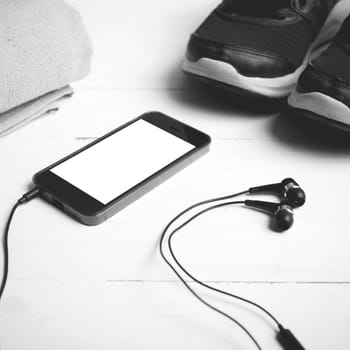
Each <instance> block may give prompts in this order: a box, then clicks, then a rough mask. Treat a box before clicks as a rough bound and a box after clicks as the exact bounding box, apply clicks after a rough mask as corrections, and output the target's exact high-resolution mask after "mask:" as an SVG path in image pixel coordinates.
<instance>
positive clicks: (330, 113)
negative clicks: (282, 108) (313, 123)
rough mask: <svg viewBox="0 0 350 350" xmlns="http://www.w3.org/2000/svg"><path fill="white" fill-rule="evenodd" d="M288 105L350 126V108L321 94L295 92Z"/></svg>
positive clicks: (291, 95)
mask: <svg viewBox="0 0 350 350" xmlns="http://www.w3.org/2000/svg"><path fill="white" fill-rule="evenodd" d="M288 104H289V106H290V107H293V108H297V109H299V110H303V111H307V112H311V113H313V114H316V115H318V116H321V117H323V118H326V119H328V120H330V121H336V122H339V123H342V124H345V125H348V126H350V108H349V107H348V106H346V105H345V104H344V103H341V102H339V101H338V100H336V99H334V98H332V97H329V96H327V95H324V94H322V93H320V92H310V93H299V92H297V91H296V90H293V92H292V93H291V94H290V96H289V98H288Z"/></svg>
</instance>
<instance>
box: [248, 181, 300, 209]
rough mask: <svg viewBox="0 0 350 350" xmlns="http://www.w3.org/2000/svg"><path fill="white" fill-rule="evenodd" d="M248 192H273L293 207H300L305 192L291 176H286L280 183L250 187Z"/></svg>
mask: <svg viewBox="0 0 350 350" xmlns="http://www.w3.org/2000/svg"><path fill="white" fill-rule="evenodd" d="M248 191H249V193H250V194H252V193H273V194H276V195H278V196H279V197H282V199H284V200H285V201H287V202H288V203H289V204H290V205H291V206H292V207H293V208H298V207H301V206H302V205H303V204H304V203H305V200H306V195H305V192H304V191H303V190H302V188H301V187H300V186H299V185H298V183H297V182H296V181H295V180H293V179H292V178H287V179H284V180H283V181H281V182H280V183H275V184H270V185H263V186H257V187H251V188H250V189H249V190H248Z"/></svg>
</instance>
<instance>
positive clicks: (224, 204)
mask: <svg viewBox="0 0 350 350" xmlns="http://www.w3.org/2000/svg"><path fill="white" fill-rule="evenodd" d="M233 204H244V202H227V203H220V204H216V205H213V206H211V207H208V208H206V209H203V210H201V211H200V212H198V213H197V214H195V215H193V216H192V217H191V218H189V219H188V220H187V221H185V222H184V223H183V224H181V225H180V226H178V227H177V228H176V229H174V230H173V231H172V232H171V233H170V235H169V238H168V240H167V242H168V248H169V251H170V254H171V256H172V257H173V259H174V261H175V262H176V264H177V265H178V266H179V268H180V269H181V270H182V271H183V272H184V273H185V274H186V275H187V276H188V277H190V278H191V279H192V280H193V281H195V282H196V283H198V284H199V285H201V286H202V287H205V288H208V289H211V290H213V291H215V292H218V293H221V294H224V295H227V296H230V297H232V298H235V299H238V300H240V301H243V302H245V303H248V304H250V305H253V306H255V307H257V308H258V309H260V310H261V311H263V312H264V313H265V314H266V315H268V316H269V317H270V318H271V319H272V320H273V321H274V322H275V323H276V324H277V326H278V327H280V326H281V324H280V323H279V322H278V320H277V319H276V317H274V316H273V315H272V314H271V313H270V312H269V311H267V310H266V309H265V308H264V307H262V306H261V305H259V304H257V303H255V302H253V301H251V300H249V299H246V298H242V297H240V296H238V295H235V294H232V293H229V292H226V291H224V290H221V289H218V288H215V287H212V286H210V285H208V284H206V283H204V282H202V281H200V280H199V279H198V278H196V277H194V276H193V275H192V274H191V273H190V272H188V270H186V269H185V268H184V266H183V265H182V264H181V263H180V262H179V260H178V259H177V258H176V256H175V253H174V251H173V248H172V244H171V241H172V238H173V237H174V235H175V233H176V232H178V231H179V230H181V229H182V228H183V227H185V226H187V225H188V224H189V223H190V222H191V221H193V220H194V219H196V218H197V217H199V216H201V215H203V214H204V213H206V212H208V211H211V210H214V209H218V208H221V207H224V206H229V205H233Z"/></svg>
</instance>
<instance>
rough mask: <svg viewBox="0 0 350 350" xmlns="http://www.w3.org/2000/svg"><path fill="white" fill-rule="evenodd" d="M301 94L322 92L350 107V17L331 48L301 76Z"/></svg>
mask: <svg viewBox="0 0 350 350" xmlns="http://www.w3.org/2000/svg"><path fill="white" fill-rule="evenodd" d="M298 90H299V91H300V92H321V93H323V94H326V95H328V96H330V97H332V98H335V99H337V100H339V101H341V102H343V103H344V104H346V105H347V106H349V107H350V16H349V17H348V18H347V19H346V20H345V22H344V24H343V26H342V28H341V30H340V31H339V33H338V34H337V36H336V38H335V40H334V41H333V43H332V44H331V45H330V46H329V48H328V49H327V50H326V51H325V52H324V53H323V54H322V55H321V56H320V57H318V58H317V59H315V60H313V61H312V62H311V63H310V64H309V65H308V67H307V68H306V69H305V71H304V72H303V74H302V75H301V76H300V79H299V82H298Z"/></svg>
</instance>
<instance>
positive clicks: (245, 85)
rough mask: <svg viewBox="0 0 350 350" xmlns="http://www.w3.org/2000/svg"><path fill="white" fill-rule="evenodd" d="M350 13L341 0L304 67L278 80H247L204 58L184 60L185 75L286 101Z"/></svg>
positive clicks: (229, 67)
mask: <svg viewBox="0 0 350 350" xmlns="http://www.w3.org/2000/svg"><path fill="white" fill-rule="evenodd" d="M349 13H350V1H349V0H340V1H339V2H338V3H337V4H336V5H335V7H334V8H333V10H332V11H331V13H330V14H329V16H328V18H327V20H326V22H325V24H324V26H323V27H322V29H321V31H320V33H319V34H318V36H317V37H316V39H315V41H314V42H313V44H312V46H311V48H310V50H309V51H308V53H307V55H306V56H305V59H304V62H303V64H302V65H301V66H300V67H299V68H298V69H297V70H296V71H295V72H293V73H291V74H287V75H285V76H281V77H277V78H260V77H247V76H245V75H242V74H240V73H239V72H238V71H237V70H236V69H235V68H234V67H233V66H232V65H231V64H229V63H227V62H222V61H218V60H214V59H211V58H206V57H203V58H200V59H199V60H198V61H196V62H192V61H190V60H188V59H187V58H185V59H184V61H183V64H182V69H183V70H184V71H185V72H188V73H190V74H194V75H197V76H200V77H203V78H208V79H211V80H215V81H218V82H221V83H224V84H227V85H231V86H234V87H237V88H240V89H243V90H247V91H250V92H253V93H256V94H259V95H262V96H266V97H270V98H283V97H286V96H288V95H289V94H290V92H291V91H292V90H293V88H294V87H295V85H296V83H297V81H298V78H299V76H300V75H301V73H302V72H303V71H304V69H305V68H306V66H307V64H308V62H309V61H310V60H312V59H313V58H315V57H317V56H319V55H320V54H321V53H322V52H323V51H324V50H325V49H326V48H327V47H328V45H329V44H330V42H331V40H332V39H333V38H334V37H335V35H336V34H337V32H338V30H339V29H340V27H341V25H342V23H343V21H344V19H345V18H346V17H347V16H348V15H349Z"/></svg>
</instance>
